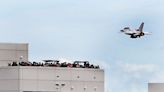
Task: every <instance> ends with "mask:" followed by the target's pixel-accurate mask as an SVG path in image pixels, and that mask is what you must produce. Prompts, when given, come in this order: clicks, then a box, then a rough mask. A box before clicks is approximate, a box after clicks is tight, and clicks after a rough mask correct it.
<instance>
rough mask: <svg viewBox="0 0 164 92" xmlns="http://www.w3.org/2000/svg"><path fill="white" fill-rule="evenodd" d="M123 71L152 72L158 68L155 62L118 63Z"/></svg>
mask: <svg viewBox="0 0 164 92" xmlns="http://www.w3.org/2000/svg"><path fill="white" fill-rule="evenodd" d="M118 66H119V67H120V68H121V69H122V70H123V71H124V72H127V73H134V72H135V73H138V72H148V73H149V72H153V71H155V70H157V69H158V66H157V65H155V64H130V63H125V64H119V65H118Z"/></svg>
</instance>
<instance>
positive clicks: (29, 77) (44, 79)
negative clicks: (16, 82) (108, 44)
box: [20, 67, 104, 92]
mask: <svg viewBox="0 0 164 92" xmlns="http://www.w3.org/2000/svg"><path fill="white" fill-rule="evenodd" d="M100 74H101V75H100ZM20 80H21V81H20V90H21V91H43V92H45V91H50V92H51V91H53V92H54V91H56V92H59V91H61V92H103V91H104V71H103V70H100V69H83V68H58V67H21V68H20ZM62 84H65V85H64V86H63V87H62V86H61V85H62Z"/></svg>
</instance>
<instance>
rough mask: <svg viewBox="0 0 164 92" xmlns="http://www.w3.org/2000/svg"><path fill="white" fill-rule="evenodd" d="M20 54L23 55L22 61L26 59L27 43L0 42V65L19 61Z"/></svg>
mask: <svg viewBox="0 0 164 92" xmlns="http://www.w3.org/2000/svg"><path fill="white" fill-rule="evenodd" d="M20 56H23V61H28V44H17V43H0V66H7V65H8V63H11V62H13V61H19V60H20Z"/></svg>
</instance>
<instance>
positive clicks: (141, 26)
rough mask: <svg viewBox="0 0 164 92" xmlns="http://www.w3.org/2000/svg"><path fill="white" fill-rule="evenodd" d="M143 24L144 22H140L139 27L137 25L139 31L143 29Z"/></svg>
mask: <svg viewBox="0 0 164 92" xmlns="http://www.w3.org/2000/svg"><path fill="white" fill-rule="evenodd" d="M143 26H144V22H142V23H141V25H140V27H139V31H142V30H143Z"/></svg>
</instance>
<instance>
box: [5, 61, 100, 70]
mask: <svg viewBox="0 0 164 92" xmlns="http://www.w3.org/2000/svg"><path fill="white" fill-rule="evenodd" d="M43 61H44V62H35V61H34V62H24V61H21V62H12V63H9V64H8V66H41V67H70V68H92V69H99V68H100V67H99V66H98V65H93V64H89V62H88V61H75V62H74V63H67V62H63V63H60V61H59V60H43Z"/></svg>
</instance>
